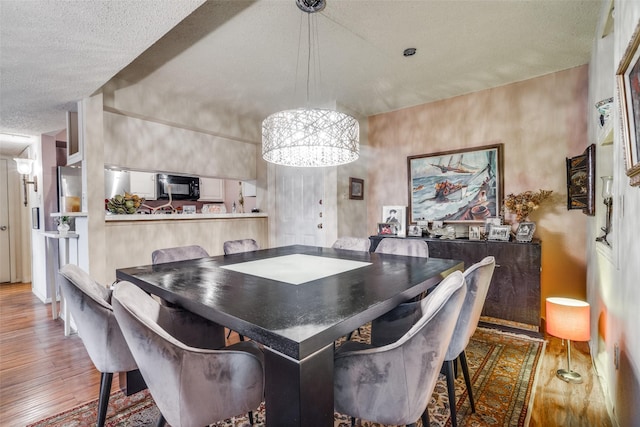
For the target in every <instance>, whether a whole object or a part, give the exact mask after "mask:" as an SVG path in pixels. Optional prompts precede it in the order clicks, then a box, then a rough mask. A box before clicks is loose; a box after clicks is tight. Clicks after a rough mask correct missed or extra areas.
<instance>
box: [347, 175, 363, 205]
mask: <svg viewBox="0 0 640 427" xmlns="http://www.w3.org/2000/svg"><path fill="white" fill-rule="evenodd" d="M349 199H351V200H363V199H364V179H359V178H349Z"/></svg>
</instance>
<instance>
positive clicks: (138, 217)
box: [105, 212, 268, 222]
mask: <svg viewBox="0 0 640 427" xmlns="http://www.w3.org/2000/svg"><path fill="white" fill-rule="evenodd" d="M267 217H268V215H267V214H266V213H264V212H258V213H225V214H203V213H195V214H155V215H150V214H133V215H117V214H106V215H105V221H108V222H111V221H166V220H176V219H177V220H194V219H242V218H267Z"/></svg>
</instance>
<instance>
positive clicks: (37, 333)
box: [0, 284, 613, 427]
mask: <svg viewBox="0 0 640 427" xmlns="http://www.w3.org/2000/svg"><path fill="white" fill-rule="evenodd" d="M546 338H547V339H548V344H547V350H546V352H545V356H544V358H543V360H542V362H541V366H540V374H539V377H538V381H537V385H536V395H535V400H534V403H533V407H532V416H531V423H530V426H531V427H553V426H562V427H574V426H575V427H578V426H580V427H583V426H592V427H610V426H613V424H612V422H611V420H610V418H609V415H608V414H607V409H606V405H605V400H604V395H603V393H602V390H601V388H600V384H599V382H598V379H597V375H596V373H595V372H594V370H593V367H592V365H591V357H590V355H589V347H588V346H587V344H586V343H572V346H573V347H572V353H571V355H572V367H573V369H574V370H576V371H578V372H580V373H581V374H582V376H583V377H584V383H583V384H567V383H565V382H563V381H561V380H559V379H558V378H556V377H555V371H556V370H557V369H558V368H562V367H565V366H566V349H565V347H563V346H562V343H561V340H559V339H557V338H555V337H546ZM236 341H237V335H236V334H232V336H231V339H230V342H236ZM99 384H100V373H99V372H98V371H97V370H96V369H95V368H94V366H93V364H92V363H91V360H90V359H89V356H88V354H87V352H86V350H85V348H84V345H83V344H82V341H81V339H80V337H78V336H77V335H71V336H69V337H65V336H64V328H63V324H62V322H61V321H60V320H57V321H54V320H52V319H51V306H50V305H49V304H46V305H45V304H42V302H40V300H38V299H37V298H36V297H35V296H34V295H33V294H32V292H31V285H30V284H1V285H0V425H2V426H8V427H23V426H25V425H26V424H29V423H31V422H35V421H38V420H40V419H43V418H46V417H48V416H51V415H54V414H57V413H59V412H62V411H65V410H68V409H71V408H73V407H75V406H77V405H80V404H82V403H85V402H88V401H91V400H94V399H96V398H97V397H98V389H99ZM118 388H119V382H118V376H117V375H115V376H114V380H113V385H112V391H116V390H118Z"/></svg>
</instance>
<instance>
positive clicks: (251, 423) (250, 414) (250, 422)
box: [249, 411, 253, 425]
mask: <svg viewBox="0 0 640 427" xmlns="http://www.w3.org/2000/svg"><path fill="white" fill-rule="evenodd" d="M249 425H253V411H249Z"/></svg>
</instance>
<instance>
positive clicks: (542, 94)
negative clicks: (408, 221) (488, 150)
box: [367, 65, 588, 317]
mask: <svg viewBox="0 0 640 427" xmlns="http://www.w3.org/2000/svg"><path fill="white" fill-rule="evenodd" d="M587 89H588V66H586V65H585V66H581V67H577V68H573V69H569V70H565V71H561V72H557V73H553V74H549V75H545V76H542V77H538V78H535V79H531V80H527V81H523V82H518V83H514V84H510V85H507V86H501V87H497V88H493V89H489V90H485V91H481V92H476V93H472V94H469V95H464V96H459V97H456V98H451V99H447V100H443V101H438V102H433V103H430V104H425V105H420V106H416V107H412V108H408V109H404V110H399V111H396V112H391V113H387V114H381V115H378V116H372V117H370V118H369V146H370V147H369V149H370V158H369V174H368V182H369V188H368V190H367V195H368V201H367V211H368V220H367V228H368V231H369V233H370V234H374V233H375V228H376V222H379V219H380V212H381V207H382V206H383V205H408V178H407V156H412V155H419V154H427V153H435V152H439V151H445V150H454V149H461V148H466V147H478V146H483V145H487V144H495V143H502V144H504V191H505V194H509V193H518V192H521V191H525V190H538V189H541V188H542V189H547V190H553V192H554V197H553V200H551V201H547V202H545V204H543V205H542V206H541V207H540V209H539V210H537V211H536V212H534V213H533V214H532V215H531V217H530V218H531V220H532V221H535V222H536V224H537V230H536V233H535V236H536V237H537V238H539V239H541V240H542V285H541V286H542V296H541V298H542V299H541V306H542V311H543V313H541V314H542V316H543V317H544V304H543V302H544V299H545V298H546V297H547V296H550V295H562V296H568V297H579V298H585V294H586V291H585V281H586V264H585V257H586V255H585V238H586V237H585V227H586V222H587V217H586V216H585V215H584V214H583V213H582V212H581V211H577V210H572V211H568V210H567V208H566V169H565V158H566V157H572V156H575V155H578V154H581V153H582V152H583V151H584V149H585V148H586V147H587V145H588V140H587V126H586V116H587V112H586V111H587V105H586V104H587Z"/></svg>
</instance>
